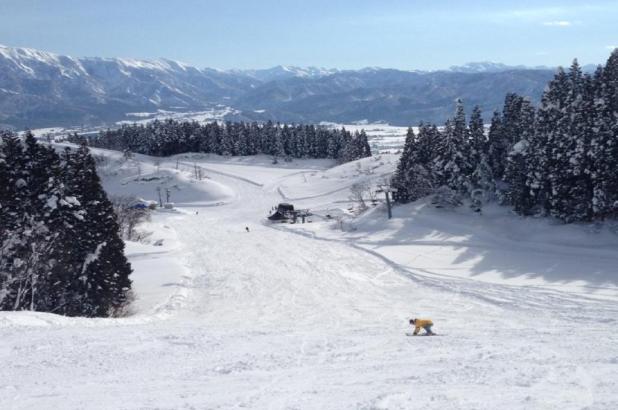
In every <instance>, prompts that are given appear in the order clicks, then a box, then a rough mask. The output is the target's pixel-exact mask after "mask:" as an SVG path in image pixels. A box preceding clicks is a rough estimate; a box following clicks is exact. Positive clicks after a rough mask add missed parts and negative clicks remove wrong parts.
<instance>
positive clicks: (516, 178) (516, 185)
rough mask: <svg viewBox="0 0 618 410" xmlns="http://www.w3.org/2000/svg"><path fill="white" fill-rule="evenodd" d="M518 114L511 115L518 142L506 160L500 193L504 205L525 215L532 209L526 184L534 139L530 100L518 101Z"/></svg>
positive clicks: (532, 112) (533, 117)
mask: <svg viewBox="0 0 618 410" xmlns="http://www.w3.org/2000/svg"><path fill="white" fill-rule="evenodd" d="M517 106H518V107H519V110H520V111H519V113H515V112H513V113H512V116H513V117H514V119H513V125H512V126H513V127H516V129H517V130H518V132H519V138H520V140H519V141H517V143H515V144H514V145H513V146H512V147H511V149H510V151H509V153H508V156H507V158H506V167H505V171H504V177H503V180H504V182H505V184H506V186H505V187H504V190H503V192H501V195H502V200H503V202H504V203H506V204H508V205H511V206H512V207H513V209H514V210H515V212H517V213H519V214H522V215H527V214H529V213H530V210H531V209H532V208H533V207H534V202H533V198H532V196H531V194H530V189H529V188H528V186H527V184H526V182H527V178H528V164H529V162H530V161H529V156H531V155H535V154H534V153H531V152H530V141H531V140H532V139H533V137H534V121H535V110H534V107H533V106H532V104H531V102H530V100H528V99H522V100H521V101H518V103H517ZM515 118H516V119H517V122H515Z"/></svg>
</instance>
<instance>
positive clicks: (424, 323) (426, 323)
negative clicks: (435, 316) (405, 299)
mask: <svg viewBox="0 0 618 410" xmlns="http://www.w3.org/2000/svg"><path fill="white" fill-rule="evenodd" d="M414 325H415V326H416V327H415V328H414V334H415V335H417V334H418V332H420V330H421V328H422V327H425V326H433V322H432V321H431V320H430V319H416V321H415V322H414Z"/></svg>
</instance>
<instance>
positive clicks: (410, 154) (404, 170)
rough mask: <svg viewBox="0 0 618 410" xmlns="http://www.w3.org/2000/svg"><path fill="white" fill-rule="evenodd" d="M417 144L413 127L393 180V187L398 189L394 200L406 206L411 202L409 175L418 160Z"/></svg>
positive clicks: (410, 129) (407, 137) (408, 133)
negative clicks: (416, 154) (415, 153)
mask: <svg viewBox="0 0 618 410" xmlns="http://www.w3.org/2000/svg"><path fill="white" fill-rule="evenodd" d="M415 144H416V137H415V135H414V130H413V129H412V127H409V128H408V131H407V133H406V140H405V143H404V145H403V151H402V153H401V157H399V162H398V163H397V169H396V170H395V173H394V174H393V177H392V178H391V186H392V187H393V188H395V189H397V191H396V192H393V200H394V201H395V202H399V203H404V204H405V203H407V202H410V200H411V199H410V192H409V191H408V189H409V188H410V184H409V182H408V175H409V170H410V168H411V167H412V166H413V165H414V161H415V160H416V159H415V155H414V149H415Z"/></svg>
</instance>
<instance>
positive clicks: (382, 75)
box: [0, 46, 555, 129]
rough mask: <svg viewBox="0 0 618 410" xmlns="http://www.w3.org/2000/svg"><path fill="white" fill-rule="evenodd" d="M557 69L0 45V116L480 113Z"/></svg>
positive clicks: (433, 117)
mask: <svg viewBox="0 0 618 410" xmlns="http://www.w3.org/2000/svg"><path fill="white" fill-rule="evenodd" d="M554 71H555V69H553V68H547V67H536V68H526V67H521V66H518V67H512V66H506V65H503V64H497V63H470V64H467V65H464V66H459V67H451V68H450V69H449V70H444V71H432V72H425V71H403V70H395V69H385V68H365V69H360V70H337V69H325V68H317V67H304V68H303V67H290V66H277V67H273V68H269V69H263V70H227V71H222V70H215V69H211V68H204V69H200V68H196V67H192V66H189V65H186V64H182V63H179V62H176V61H171V60H166V59H160V60H155V61H144V60H132V59H121V58H73V57H68V56H61V55H56V54H52V53H48V52H43V51H38V50H33V49H28V48H11V47H5V46H0V126H5V127H6V126H9V127H12V128H16V129H23V128H25V127H31V128H35V127H46V126H67V125H82V124H83V125H102V124H108V125H111V124H114V123H115V122H117V121H121V120H127V119H130V117H127V114H128V113H144V112H157V111H161V110H165V111H173V112H190V111H206V110H212V109H219V110H220V111H221V108H225V107H230V109H229V110H224V112H226V113H227V115H226V117H225V118H226V119H231V120H246V121H252V120H257V121H265V120H269V119H271V120H274V121H281V122H312V123H318V122H322V121H328V122H337V123H352V122H357V121H368V122H379V121H383V122H388V123H390V124H393V125H412V124H414V125H415V124H417V123H418V122H419V121H432V122H438V123H441V122H443V121H444V120H445V119H446V118H447V117H448V116H449V115H451V113H452V112H453V109H454V100H455V99H456V98H462V99H463V100H464V102H465V104H466V106H467V108H468V109H471V108H472V106H473V105H476V104H478V105H480V106H481V108H482V109H483V111H484V113H485V116H486V118H487V119H489V118H490V116H491V112H492V111H493V110H494V109H499V108H501V106H502V102H503V100H504V96H505V94H506V93H508V92H516V93H518V94H521V95H525V96H529V97H530V98H531V99H532V100H533V101H535V102H536V101H538V100H539V98H540V96H541V93H542V91H543V89H544V87H545V85H546V84H547V82H548V81H549V80H550V79H551V77H552V75H553V73H554Z"/></svg>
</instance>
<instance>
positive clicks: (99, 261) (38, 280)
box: [0, 132, 131, 317]
mask: <svg viewBox="0 0 618 410" xmlns="http://www.w3.org/2000/svg"><path fill="white" fill-rule="evenodd" d="M130 273H131V266H130V264H129V263H128V261H127V259H126V258H125V256H124V243H123V241H122V240H121V239H120V237H119V235H118V224H117V221H116V216H115V214H114V211H113V208H112V204H111V203H110V201H109V200H108V198H107V195H106V194H105V192H104V191H103V188H102V186H101V183H100V180H99V177H98V175H97V172H96V169H95V161H94V159H93V158H92V156H91V155H90V153H89V151H88V148H87V147H86V146H84V145H82V146H81V147H79V149H77V150H70V149H68V148H67V149H66V150H65V151H64V152H63V153H62V154H61V155H59V154H57V153H56V151H55V150H54V149H53V148H51V147H48V146H45V145H43V144H39V143H37V141H36V139H35V138H34V136H33V135H32V134H31V133H27V134H26V135H25V138H19V137H18V136H17V135H15V134H13V133H10V132H0V310H36V311H44V312H52V313H58V314H62V315H68V316H88V317H95V316H109V315H114V314H118V313H120V312H121V311H122V309H123V308H124V307H125V305H126V304H127V302H128V299H129V296H130V289H131V281H130V279H129V275H130Z"/></svg>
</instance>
